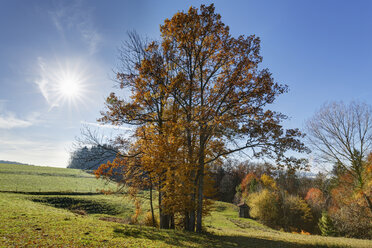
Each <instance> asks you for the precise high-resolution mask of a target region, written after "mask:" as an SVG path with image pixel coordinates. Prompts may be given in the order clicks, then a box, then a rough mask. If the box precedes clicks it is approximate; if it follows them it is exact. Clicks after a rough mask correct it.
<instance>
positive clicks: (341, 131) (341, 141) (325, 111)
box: [307, 102, 372, 213]
mask: <svg viewBox="0 0 372 248" xmlns="http://www.w3.org/2000/svg"><path fill="white" fill-rule="evenodd" d="M307 131H308V135H309V136H308V140H309V142H310V143H311V145H312V146H313V147H314V149H315V150H316V151H318V154H319V156H320V158H321V159H322V160H323V161H325V162H329V163H332V164H335V165H336V166H337V167H338V168H339V169H341V170H342V171H344V172H347V174H349V175H351V176H352V177H353V179H354V180H353V183H355V185H354V186H355V187H356V189H357V190H359V191H360V192H361V194H362V195H363V198H364V200H365V202H366V204H367V206H368V208H369V209H370V210H371V213H372V203H371V199H370V198H369V197H368V195H367V194H366V192H365V188H366V187H365V186H366V180H367V179H366V173H365V171H366V163H365V161H366V160H367V156H368V154H369V153H370V152H371V150H372V108H371V106H369V105H367V104H363V103H357V102H352V103H350V104H349V105H345V104H344V103H342V102H334V103H330V104H326V105H324V106H323V107H322V108H321V110H320V111H319V112H318V113H316V114H315V115H314V116H313V118H312V119H310V120H309V121H308V122H307Z"/></svg>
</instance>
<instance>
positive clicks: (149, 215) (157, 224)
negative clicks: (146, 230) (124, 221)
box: [143, 211, 159, 227]
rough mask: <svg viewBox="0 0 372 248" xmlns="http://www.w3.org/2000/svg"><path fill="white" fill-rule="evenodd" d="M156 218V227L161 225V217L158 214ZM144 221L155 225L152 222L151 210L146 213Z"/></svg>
mask: <svg viewBox="0 0 372 248" xmlns="http://www.w3.org/2000/svg"><path fill="white" fill-rule="evenodd" d="M154 220H155V227H159V217H158V216H157V215H155V216H154ZM143 223H144V224H145V225H146V226H154V225H153V222H152V214H151V212H150V211H148V212H147V213H146V214H145V218H144V219H143Z"/></svg>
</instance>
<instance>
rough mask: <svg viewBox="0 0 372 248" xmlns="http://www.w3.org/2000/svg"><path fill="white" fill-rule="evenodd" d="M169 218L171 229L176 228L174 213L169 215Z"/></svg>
mask: <svg viewBox="0 0 372 248" xmlns="http://www.w3.org/2000/svg"><path fill="white" fill-rule="evenodd" d="M169 219H170V225H169V228H170V229H174V228H175V224H174V214H171V215H169Z"/></svg>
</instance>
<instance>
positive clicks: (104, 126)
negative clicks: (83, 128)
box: [80, 121, 133, 131]
mask: <svg viewBox="0 0 372 248" xmlns="http://www.w3.org/2000/svg"><path fill="white" fill-rule="evenodd" d="M80 123H81V124H84V125H89V126H94V127H102V128H109V129H116V130H125V131H133V128H131V127H123V126H114V125H109V124H99V123H94V122H86V121H81V122H80Z"/></svg>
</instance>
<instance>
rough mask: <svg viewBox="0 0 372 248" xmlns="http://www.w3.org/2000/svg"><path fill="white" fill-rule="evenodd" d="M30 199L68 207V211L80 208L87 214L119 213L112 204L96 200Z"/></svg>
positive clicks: (65, 198)
mask: <svg viewBox="0 0 372 248" xmlns="http://www.w3.org/2000/svg"><path fill="white" fill-rule="evenodd" d="M31 200H32V201H34V202H40V203H43V204H47V205H51V206H53V207H56V208H63V209H68V210H70V211H76V210H82V211H85V212H86V213H87V214H108V215H117V214H119V213H120V212H119V211H118V210H117V209H116V208H115V207H114V206H111V205H110V204H106V203H103V202H98V201H91V200H84V199H76V198H70V197H43V198H33V199H31Z"/></svg>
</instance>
